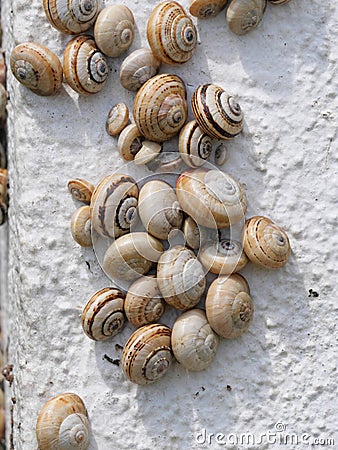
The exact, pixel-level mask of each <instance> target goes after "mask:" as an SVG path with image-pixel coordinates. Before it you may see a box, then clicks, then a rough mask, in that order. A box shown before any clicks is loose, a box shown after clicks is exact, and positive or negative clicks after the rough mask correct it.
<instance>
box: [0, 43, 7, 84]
mask: <svg viewBox="0 0 338 450" xmlns="http://www.w3.org/2000/svg"><path fill="white" fill-rule="evenodd" d="M0 42H1V41H0ZM6 72H7V67H6V61H5V52H4V50H1V49H0V84H2V85H3V86H5V85H6Z"/></svg>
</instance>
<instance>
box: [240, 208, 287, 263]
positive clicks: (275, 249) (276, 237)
mask: <svg viewBox="0 0 338 450" xmlns="http://www.w3.org/2000/svg"><path fill="white" fill-rule="evenodd" d="M242 241H243V248H244V251H245V253H246V256H247V257H248V258H249V259H250V261H251V262H253V263H254V264H258V265H259V266H261V267H265V268H267V269H275V268H279V267H283V266H284V265H285V264H286V263H287V261H288V258H289V255H290V252H291V248H290V243H289V239H288V237H287V235H286V233H285V231H284V230H283V229H282V228H280V227H279V226H277V225H276V224H275V223H273V222H272V220H270V219H268V218H267V217H263V216H255V217H251V218H250V219H248V220H247V221H246V222H245V226H244V229H243V236H242Z"/></svg>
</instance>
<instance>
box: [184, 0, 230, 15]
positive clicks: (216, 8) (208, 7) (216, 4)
mask: <svg viewBox="0 0 338 450" xmlns="http://www.w3.org/2000/svg"><path fill="white" fill-rule="evenodd" d="M227 3H228V0H191V1H190V8H189V12H190V14H191V15H192V16H195V17H198V18H199V19H207V18H208V17H215V16H217V14H218V13H219V12H221V11H222V9H223V8H225V6H226V4H227Z"/></svg>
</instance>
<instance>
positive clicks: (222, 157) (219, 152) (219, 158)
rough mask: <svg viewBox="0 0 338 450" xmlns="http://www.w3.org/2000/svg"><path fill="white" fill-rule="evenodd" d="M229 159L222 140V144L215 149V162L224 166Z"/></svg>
mask: <svg viewBox="0 0 338 450" xmlns="http://www.w3.org/2000/svg"><path fill="white" fill-rule="evenodd" d="M226 160H227V149H226V147H225V145H224V143H223V142H222V144H220V145H218V146H217V147H216V149H215V164H216V165H217V166H223V164H224V163H225V161H226Z"/></svg>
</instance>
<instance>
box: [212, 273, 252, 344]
mask: <svg viewBox="0 0 338 450" xmlns="http://www.w3.org/2000/svg"><path fill="white" fill-rule="evenodd" d="M205 307H206V314H207V318H208V322H209V323H210V326H211V328H212V329H213V330H214V331H215V332H216V333H217V334H219V335H220V336H222V337H224V338H227V339H234V338H237V337H239V336H241V335H242V334H243V333H244V332H245V331H246V330H247V329H248V328H249V325H250V323H251V321H252V317H253V313H254V307H253V303H252V300H251V297H250V290H249V285H248V283H247V281H246V280H245V278H244V277H242V276H241V275H239V274H238V273H234V274H232V275H229V276H225V277H218V278H216V280H214V281H213V282H212V283H211V285H210V288H209V290H208V292H207V297H206V300H205Z"/></svg>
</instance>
